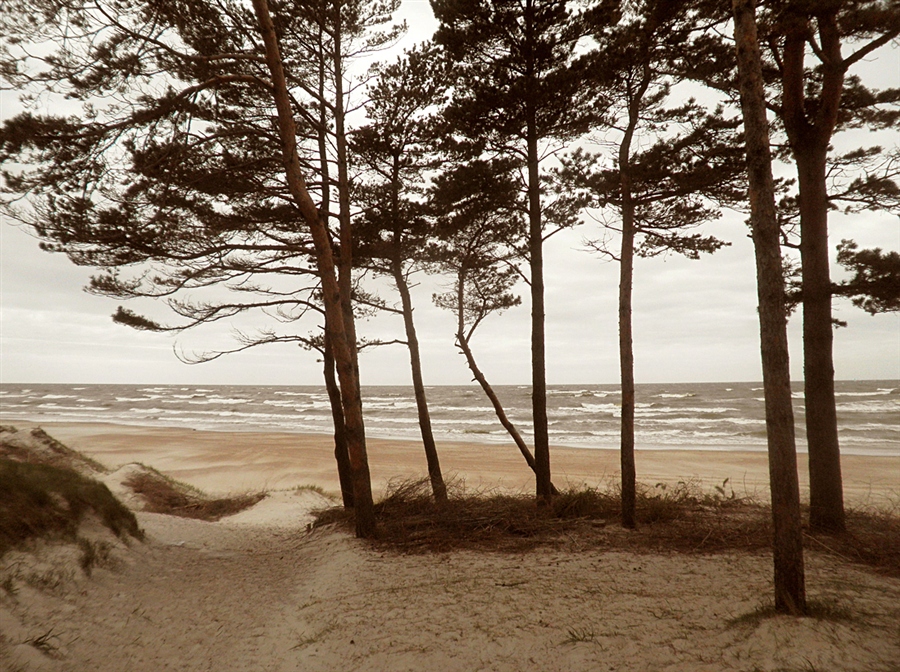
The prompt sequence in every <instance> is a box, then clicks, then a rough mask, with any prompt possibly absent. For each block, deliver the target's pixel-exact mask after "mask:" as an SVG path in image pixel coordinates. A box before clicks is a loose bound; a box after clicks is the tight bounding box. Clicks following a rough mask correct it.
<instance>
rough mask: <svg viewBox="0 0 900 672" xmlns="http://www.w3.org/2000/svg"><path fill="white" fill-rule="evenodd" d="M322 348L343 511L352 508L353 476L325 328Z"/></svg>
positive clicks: (339, 392)
mask: <svg viewBox="0 0 900 672" xmlns="http://www.w3.org/2000/svg"><path fill="white" fill-rule="evenodd" d="M325 331H326V336H325V347H324V348H323V353H322V355H323V357H322V359H323V369H324V374H325V389H326V390H327V391H328V401H329V402H330V403H331V419H332V423H333V424H334V459H335V461H336V462H337V470H338V479H339V481H340V483H341V501H342V502H343V504H344V508H345V509H352V508H353V476H352V473H351V471H352V470H351V468H350V453H349V452H348V450H347V429H346V427H345V426H344V409H343V407H342V406H341V390H340V388H339V387H338V384H337V380H336V379H335V377H334V354H333V353H332V350H331V344H330V343H329V342H328V336H327V332H328V330H327V328H326V330H325Z"/></svg>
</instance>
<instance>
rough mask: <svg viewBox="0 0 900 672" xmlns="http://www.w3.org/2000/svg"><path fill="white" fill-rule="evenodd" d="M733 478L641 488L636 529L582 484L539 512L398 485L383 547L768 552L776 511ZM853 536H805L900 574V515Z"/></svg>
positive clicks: (327, 516)
mask: <svg viewBox="0 0 900 672" xmlns="http://www.w3.org/2000/svg"><path fill="white" fill-rule="evenodd" d="M729 490H730V489H729V488H728V483H727V481H726V482H725V483H723V484H722V485H721V486H717V487H716V488H714V490H713V491H712V492H704V491H703V490H702V489H701V488H700V487H699V485H697V484H696V483H694V482H680V483H679V484H678V485H677V486H675V487H667V486H665V485H664V484H658V485H657V486H656V487H652V488H651V487H649V486H646V485H639V487H638V494H637V522H638V527H637V530H625V529H623V528H622V527H621V526H620V525H619V523H618V520H619V512H620V504H619V492H618V489H617V488H616V487H615V486H614V485H610V486H609V487H607V488H605V489H601V488H588V487H584V488H580V489H569V490H564V491H563V492H561V493H560V494H559V495H558V496H557V497H555V498H554V500H553V503H552V505H550V506H547V507H538V506H536V505H535V500H534V497H533V496H531V495H525V494H512V495H511V494H503V493H496V492H476V493H469V492H467V491H466V490H465V487H464V486H463V485H461V484H459V483H452V484H451V485H450V486H449V499H448V501H447V502H445V503H442V504H438V503H436V502H435V501H434V499H433V498H432V497H431V492H430V487H429V483H428V481H427V480H409V481H402V482H397V483H394V484H392V485H391V486H390V487H389V488H388V490H387V493H386V494H385V496H384V498H383V499H381V501H380V502H379V503H378V504H377V505H376V517H377V520H378V525H379V537H378V540H377V542H376V543H377V544H379V545H381V546H383V547H387V548H393V549H395V550H398V551H401V552H404V553H422V552H443V551H449V550H453V549H458V548H467V549H473V550H487V551H519V550H527V549H530V548H535V547H538V546H553V545H569V544H572V543H575V544H577V545H578V546H580V547H590V546H593V547H601V548H604V549H607V550H616V549H620V550H623V551H628V552H646V553H660V552H661V553H667V552H672V553H689V554H690V553H704V554H706V553H718V552H725V551H750V552H760V551H765V550H767V549H769V548H771V544H772V525H771V512H770V509H769V507H768V505H766V504H762V503H760V502H758V501H754V500H752V499H749V498H737V497H735V495H734V493H733V491H729ZM352 522H353V514H352V511H345V510H344V509H342V508H331V509H327V510H324V511H320V512H319V513H318V515H317V518H316V521H315V523H314V524H315V525H316V526H321V525H327V524H332V523H336V524H338V525H344V526H350V525H352ZM847 527H848V532H846V533H843V534H827V535H826V534H811V533H809V531H808V530H806V531H805V532H804V540H805V542H806V545H807V547H809V548H812V549H815V550H817V551H823V552H826V553H829V554H832V555H836V556H838V557H841V558H844V559H845V560H850V561H853V562H859V563H862V564H866V565H869V566H870V567H872V568H873V569H875V570H876V571H878V572H879V573H882V574H885V575H888V576H897V577H900V515H898V513H897V511H885V510H871V511H861V510H859V511H858V510H853V511H849V512H848V520H847Z"/></svg>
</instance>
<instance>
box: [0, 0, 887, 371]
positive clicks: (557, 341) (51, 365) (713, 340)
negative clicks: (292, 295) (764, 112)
mask: <svg viewBox="0 0 900 672" xmlns="http://www.w3.org/2000/svg"><path fill="white" fill-rule="evenodd" d="M402 12H403V14H404V15H405V16H406V17H407V19H408V21H409V23H410V26H411V28H412V30H411V31H410V32H411V37H412V39H414V40H420V39H422V38H423V37H425V36H427V35H428V34H430V32H431V27H432V26H433V19H431V17H430V16H429V15H430V8H429V5H428V3H427V2H425V1H424V0H423V1H420V2H409V0H407V1H406V2H405V3H404V9H403V10H402ZM866 68H867V70H868V71H869V72H877V73H879V75H881V76H883V77H884V78H885V79H884V80H883V81H879V82H878V84H879V85H880V86H882V87H885V86H900V50H898V49H897V48H896V47H894V48H893V49H891V50H890V51H889V52H888V53H887V54H886V55H882V56H881V58H880V60H879V62H877V63H869V64H867V65H866ZM15 109H16V106H15V104H14V102H13V98H12V94H10V93H7V92H0V115H2V116H3V117H4V118H5V117H7V116H9V115H10V114H12V113H13V111H14V110H15ZM705 231H706V232H707V233H711V234H713V235H717V236H719V237H720V238H723V239H725V240H728V241H730V242H731V243H732V245H731V246H730V247H728V248H725V249H723V250H721V251H720V252H718V253H717V254H716V255H714V256H711V257H710V256H707V257H705V258H703V259H701V260H700V261H688V260H685V259H683V258H679V257H669V258H667V259H651V260H643V259H639V260H637V263H636V267H635V282H634V315H635V317H634V340H635V358H636V361H635V370H636V379H637V382H639V383H641V382H644V383H650V382H707V381H744V380H750V381H755V380H760V379H761V369H760V364H759V336H758V333H759V332H758V322H757V316H756V289H755V270H754V261H753V249H752V245H751V243H750V240H749V239H748V238H747V229H746V227H745V225H744V224H743V218H742V216H740V215H737V214H734V213H726V215H725V216H724V217H723V218H722V219H721V220H719V221H718V222H715V223H714V224H712V225H710V226H708V227H706V229H705ZM596 235H597V230H596V225H591V224H586V225H585V226H584V227H581V228H578V229H575V230H572V231H567V232H563V233H561V234H559V235H558V236H555V237H554V238H552V239H551V240H550V241H549V242H548V244H547V248H546V252H545V256H546V285H547V297H546V305H547V377H548V381H549V382H550V383H551V384H566V383H572V384H592V383H616V382H617V379H618V354H617V347H618V346H617V325H616V319H617V313H616V297H617V283H618V268H617V266H616V265H615V264H613V263H609V262H606V261H603V260H602V259H600V258H598V257H597V256H596V255H592V254H589V253H588V252H586V251H584V245H583V240H584V238H586V237H591V236H596ZM842 238H853V239H855V240H856V241H857V242H859V243H860V245H861V246H863V247H873V246H879V247H882V248H883V249H892V250H900V219H898V216H897V215H890V214H881V215H878V216H871V215H870V216H864V217H854V218H850V217H844V216H838V215H834V216H832V218H831V236H830V240H831V247H832V249H833V248H834V246H835V245H836V244H837V243H838V242H839V241H840V240H841V239H842ZM833 256H834V255H833V254H832V257H833ZM834 273H835V276H836V277H840V269H835V270H834ZM90 275H91V270H90V269H86V268H78V267H76V266H74V265H72V264H71V263H70V262H69V261H68V260H67V259H66V258H65V257H64V256H62V255H52V254H48V253H46V252H42V251H40V250H39V249H38V241H37V240H36V239H35V238H33V237H31V236H29V235H28V233H27V232H25V231H23V230H21V229H19V228H17V227H16V225H15V223H14V222H11V221H9V220H4V221H3V222H2V223H0V382H3V383H38V382H43V383H54V382H57V383H141V384H143V383H168V384H260V385H264V384H271V385H292V384H296V385H318V384H320V382H321V372H320V364H319V363H318V362H317V361H316V357H315V356H314V355H313V354H311V353H309V352H305V351H303V350H300V349H299V348H297V347H296V346H288V345H278V346H264V347H262V348H257V349H255V350H252V351H248V352H244V353H241V354H237V355H230V356H226V357H223V358H221V359H219V360H216V361H214V362H209V363H205V364H197V365H188V364H184V363H182V362H180V361H179V360H178V358H177V357H176V356H175V353H174V350H175V349H179V350H182V351H185V352H198V351H204V350H209V349H212V348H215V347H223V348H224V347H228V346H229V344H230V340H229V339H230V335H229V334H228V333H227V332H221V331H220V332H216V333H211V332H202V333H201V332H196V333H185V334H182V335H180V336H177V337H174V336H171V335H164V334H153V333H149V332H139V331H135V330H132V329H129V328H127V327H123V326H119V325H116V324H113V322H112V320H111V318H110V315H111V314H112V313H113V312H114V311H115V308H116V306H117V305H118V302H117V301H115V300H112V299H106V298H102V297H96V296H91V295H89V294H86V293H85V292H83V291H82V287H83V286H84V285H85V283H86V282H87V280H88V278H89V276H90ZM437 289H440V287H439V286H436V285H435V281H434V280H432V279H428V278H422V284H421V286H419V287H417V288H416V289H415V290H414V301H415V305H416V313H415V315H416V323H417V325H418V329H419V337H420V341H421V346H422V357H423V366H424V373H425V380H426V383H427V384H432V385H441V384H465V383H468V382H469V381H470V380H471V375H470V374H469V373H468V370H467V369H466V366H465V361H464V359H463V357H462V356H461V355H460V354H458V352H457V351H456V349H455V348H454V345H453V332H454V329H455V325H454V320H453V318H452V316H451V315H450V314H449V313H446V312H445V311H441V310H439V309H437V308H435V307H434V306H433V305H432V303H431V294H432V293H433V292H434V291H436V290H437ZM520 291H521V292H522V293H523V294H524V295H525V296H523V298H524V299H525V300H524V301H523V305H521V306H519V307H518V308H514V309H512V310H511V311H509V312H508V313H506V314H504V315H502V316H499V317H498V316H494V317H492V318H489V320H488V322H487V323H486V324H484V325H483V326H482V327H481V328H480V330H479V332H478V333H477V334H476V337H475V340H474V342H473V348H474V350H475V355H476V357H477V358H478V360H479V363H480V364H481V366H482V368H483V370H484V371H485V373H486V375H487V377H488V379H489V380H491V382H493V383H495V384H528V383H529V382H530V377H531V373H530V351H529V348H530V318H529V310H530V309H529V306H528V302H527V288H526V287H524V286H523V287H522V288H521V290H520ZM162 314H164V313H160V315H162ZM836 317H837V318H839V319H842V320H845V321H847V322H848V323H849V326H848V328H846V329H839V330H838V331H837V332H836V335H835V368H836V377H837V378H838V379H898V378H900V316H898V315H879V316H875V317H871V316H869V315H868V314H866V313H864V312H862V311H860V310H858V309H856V308H853V307H852V306H851V305H850V303H849V302H844V301H839V302H837V303H836ZM800 326H801V325H800V316H799V314H798V315H797V316H795V317H794V318H792V320H791V324H790V335H791V358H792V375H793V377H794V378H795V379H796V380H801V379H802V350H801V342H800ZM359 331H360V333H361V335H365V336H369V337H382V338H400V337H402V323H401V322H400V320H399V319H396V318H379V319H377V320H372V321H368V322H363V323H361V324H360V325H359ZM360 365H361V375H362V381H363V384H403V385H405V384H409V381H410V376H409V365H408V355H407V353H406V350H405V349H404V348H403V347H402V346H396V345H395V346H388V347H383V348H378V349H374V350H367V351H366V352H364V353H363V354H362V356H361V360H360Z"/></svg>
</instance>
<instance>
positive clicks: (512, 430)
mask: <svg viewBox="0 0 900 672" xmlns="http://www.w3.org/2000/svg"><path fill="white" fill-rule="evenodd" d="M464 287H465V275H464V274H461V275H460V278H459V283H458V285H457V308H456V315H457V320H458V326H457V330H456V344H457V345H458V346H459V349H460V350H462V351H463V355H465V357H466V364H468V365H469V370H470V371H471V372H472V375H473V376H474V377H475V380H476V381H478V384H479V385H481V389H482V390H483V391H484V394H485V396H487V398H488V400H490V402H491V405H492V406H493V407H494V413H495V414H496V415H497V419H498V420H499V421H500V424H501V425H503V428H504V429H506V431H507V433H508V434H509V436H510V437H511V438H512V440H513V442H514V443H515V444H516V446H517V447H518V449H519V452H520V453H522V457H524V458H525V462H526V464H528V466H529V468H530V469H531V471H533V472H534V473H535V474H537V463H536V462H535V459H534V455H533V454H532V453H531V450H530V449H529V448H528V444H527V443H525V439H523V438H522V435H521V434H520V433H519V430H518V429H516V426H515V425H514V424H513V423H512V421H511V420H510V419H509V417H507V415H506V411H504V410H503V404H501V403H500V398H499V397H498V396H497V394H496V392H494V388H493V387H491V384H490V383H489V382H488V380H487V378H486V377H485V375H484V373H482V371H481V369H480V368H478V364H477V363H476V362H475V355H474V354H473V353H472V348H471V346H470V345H469V338H468V337H467V336H466V333H465V325H464V324H463V316H464V314H465V313H464V296H463V292H464V289H463V288H464ZM550 491H551V493H552V494H553V495H554V496H555V495H558V494H559V490H557V489H556V486H555V485H553V482H552V481H551V483H550Z"/></svg>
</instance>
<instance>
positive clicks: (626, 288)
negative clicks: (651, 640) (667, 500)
mask: <svg viewBox="0 0 900 672" xmlns="http://www.w3.org/2000/svg"><path fill="white" fill-rule="evenodd" d="M645 57H647V56H645ZM651 79H652V75H651V72H650V68H649V65H648V64H647V63H646V62H645V63H644V67H643V71H642V76H641V79H640V80H639V82H638V85H637V88H636V89H635V90H633V91H631V90H629V99H628V126H627V127H626V128H625V134H624V135H623V137H622V141H621V143H620V144H619V188H620V190H621V192H622V252H621V254H620V256H619V372H620V378H621V384H622V422H621V432H620V441H619V453H620V455H619V459H620V464H621V470H622V526H623V527H625V528H629V529H633V528H634V527H635V526H636V521H635V499H636V495H637V492H636V491H637V483H636V479H637V475H636V471H637V470H636V469H635V464H634V406H635V391H634V337H633V333H632V331H633V329H632V319H631V318H632V289H633V283H634V237H635V227H636V223H635V207H634V199H633V195H632V188H631V142H632V140H633V138H634V133H635V131H636V130H637V126H638V123H639V121H640V113H641V101H642V100H643V97H644V94H646V93H647V89H648V88H649V86H650V81H651Z"/></svg>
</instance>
